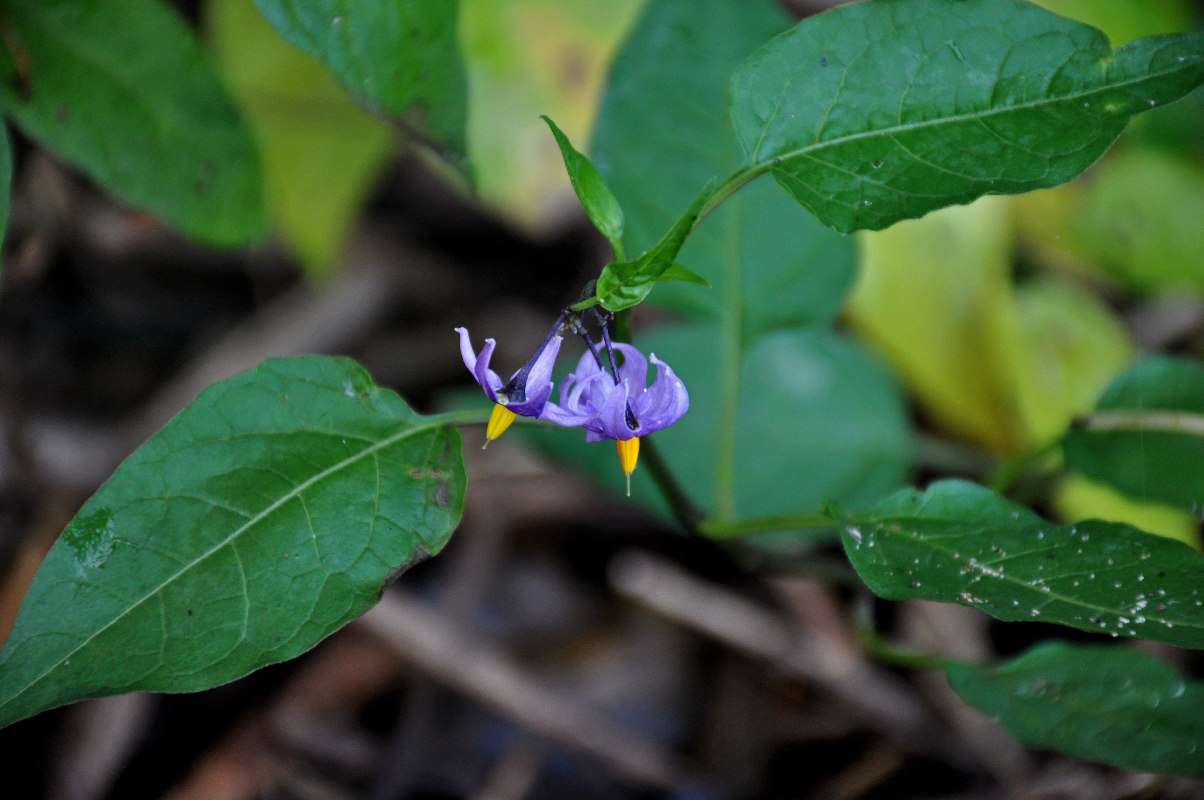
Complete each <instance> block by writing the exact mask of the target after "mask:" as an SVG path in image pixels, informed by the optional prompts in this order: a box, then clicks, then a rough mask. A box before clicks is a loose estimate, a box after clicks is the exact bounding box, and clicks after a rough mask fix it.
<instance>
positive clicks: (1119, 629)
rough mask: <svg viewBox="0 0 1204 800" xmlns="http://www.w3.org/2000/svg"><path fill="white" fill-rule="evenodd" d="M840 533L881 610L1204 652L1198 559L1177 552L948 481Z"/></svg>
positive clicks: (849, 522) (846, 521) (1118, 528)
mask: <svg viewBox="0 0 1204 800" xmlns="http://www.w3.org/2000/svg"><path fill="white" fill-rule="evenodd" d="M841 522H842V524H843V527H844V532H843V533H842V534H841V538H842V540H843V542H844V547H845V552H846V553H847V554H848V556H849V560H850V561H851V562H852V563H853V567H854V568H855V569H856V570H857V572H858V574H860V575H861V577H862V579H863V580H864V581H865V582H866V584H867V585H868V586H869V587H870V588H871V589H872V590H873V591H874V592H875V593H876V594H878V595H881V596H882V597H885V598H887V599H890V600H905V599H924V600H938V601H943V602H955V603H961V604H963V605H968V606H973V607H975V608H979V609H982V610H983V611H985V612H986V613H988V614H990V615H991V616H993V617H996V618H998V619H1002V620H1030V621H1031V620H1038V621H1041V622H1054V623H1058V624H1061V625H1068V626H1070V627H1072V628H1079V629H1081V630H1085V631H1093V632H1096V633H1106V634H1110V635H1113V636H1132V637H1139V638H1143V639H1154V640H1157V641H1161V642H1167V643H1168V644H1174V645H1180V646H1182V647H1197V648H1204V594H1201V592H1204V558H1202V557H1201V556H1200V554H1199V553H1197V552H1195V551H1194V550H1192V549H1191V548H1190V547H1188V546H1186V545H1184V544H1182V543H1181V542H1177V541H1172V540H1170V539H1166V538H1163V537H1161V536H1154V535H1152V534H1148V533H1145V532H1144V531H1139V530H1137V529H1136V528H1132V527H1129V526H1128V525H1121V524H1117V523H1110V522H1100V521H1097V520H1095V521H1087V522H1080V523H1077V524H1075V525H1069V526H1059V525H1054V524H1052V523H1049V522H1046V521H1045V520H1043V519H1041V518H1040V517H1038V516H1037V515H1036V514H1034V513H1033V512H1031V511H1029V510H1028V509H1027V508H1024V507H1023V506H1019V505H1015V504H1013V503H1010V502H1008V501H1007V500H1004V499H1003V498H1001V497H999V496H998V495H996V494H994V493H992V492H990V491H988V490H987V489H984V488H982V487H981V486H976V485H974V484H971V483H966V482H963V481H953V480H950V481H941V482H938V483H935V484H933V485H932V486H930V487H929V488H928V491H926V492H918V491H916V490H914V489H906V490H904V491H901V492H899V493H897V494H895V495H894V496H892V497H890V498H888V499H887V500H886V501H884V502H883V503H882V504H881V505H880V506H879V507H878V508H876V509H875V510H874V511H873V512H871V513H869V514H859V515H853V516H843V517H842V519H841Z"/></svg>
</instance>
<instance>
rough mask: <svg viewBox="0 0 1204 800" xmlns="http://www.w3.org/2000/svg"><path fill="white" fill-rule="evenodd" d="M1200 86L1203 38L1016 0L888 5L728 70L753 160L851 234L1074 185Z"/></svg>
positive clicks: (831, 19)
mask: <svg viewBox="0 0 1204 800" xmlns="http://www.w3.org/2000/svg"><path fill="white" fill-rule="evenodd" d="M1202 82H1204V34H1183V35H1171V36H1158V37H1150V38H1146V39H1140V40H1138V41H1135V42H1132V43H1131V44H1128V45H1125V46H1124V47H1121V48H1118V49H1116V50H1113V49H1112V47H1111V46H1110V45H1109V43H1108V40H1107V37H1105V36H1104V34H1103V33H1101V32H1100V31H1098V30H1096V29H1095V28H1092V27H1090V26H1087V25H1083V24H1081V23H1078V22H1074V21H1072V20H1068V19H1065V18H1063V17H1059V16H1057V15H1055V14H1052V13H1050V12H1047V11H1045V10H1043V9H1041V8H1038V7H1037V6H1034V5H1031V4H1029V3H1026V2H1022V1H1021V0H960V1H959V2H954V1H953V0H894V1H889V0H888V1H886V2H872V3H853V4H850V5H845V6H841V7H839V8H836V9H834V10H832V11H828V12H826V13H823V14H817V15H815V16H813V17H809V18H807V19H805V20H803V21H802V22H800V23H799V24H798V25H797V26H796V27H795V28H794V29H793V30H791V31H789V32H788V33H786V34H783V35H782V36H779V37H777V38H776V39H774V40H772V41H771V42H769V43H768V44H767V45H766V46H765V47H763V48H762V49H761V50H759V51H758V52H757V53H755V54H754V55H753V56H752V57H751V58H749V60H748V61H747V62H746V63H745V64H744V65H743V66H742V67H741V68H740V70H739V71H738V72H737V73H736V75H735V76H734V78H733V83H732V120H733V124H734V125H735V129H736V135H737V136H738V137H739V139H740V142H741V144H742V145H743V146H744V149H745V152H746V153H747V154H748V156H749V158H750V160H751V164H752V166H753V168H755V169H771V170H772V172H773V175H774V177H775V178H776V179H777V181H778V182H779V183H781V184H782V185H783V186H784V187H786V189H788V190H789V191H790V193H791V194H793V195H794V197H795V198H796V199H797V200H798V201H799V202H800V203H802V204H803V205H805V206H806V207H807V208H809V209H811V211H812V212H813V213H814V214H815V215H816V216H817V217H818V218H819V219H820V220H821V221H822V222H824V223H825V224H827V225H830V226H831V227H833V228H835V229H837V230H840V231H845V232H848V231H854V230H859V229H880V228H885V227H887V226H889V225H891V224H893V223H894V222H897V221H899V220H901V219H908V218H912V217H919V216H921V215H923V214H925V213H927V212H928V211H932V210H933V209H936V208H941V207H943V206H947V205H951V204H955V203H967V202H969V201H971V200H973V199H974V198H976V197H979V196H980V195H983V194H987V193H1004V194H1012V193H1019V192H1027V191H1031V190H1033V189H1038V188H1042V187H1047V186H1054V185H1057V184H1059V183H1063V182H1065V181H1068V180H1070V179H1071V178H1073V177H1075V176H1076V175H1078V174H1079V173H1081V172H1082V171H1083V170H1085V169H1086V168H1087V167H1088V166H1090V165H1091V164H1092V163H1093V162H1094V161H1095V160H1096V159H1097V158H1099V156H1100V155H1101V154H1102V153H1103V152H1104V151H1105V150H1106V149H1107V148H1108V147H1109V145H1111V144H1112V142H1113V141H1114V140H1115V139H1116V137H1117V136H1118V135H1119V134H1120V132H1121V131H1122V130H1123V129H1124V127H1125V125H1126V124H1127V122H1128V120H1129V117H1131V116H1132V115H1134V114H1136V113H1138V112H1140V111H1145V110H1148V109H1150V108H1153V107H1155V106H1158V105H1162V104H1164V103H1169V102H1171V101H1173V100H1177V99H1178V98H1180V97H1182V96H1183V95H1185V94H1186V93H1187V92H1189V91H1191V90H1192V89H1194V88H1195V87H1196V86H1199V85H1200V84H1201V83H1202Z"/></svg>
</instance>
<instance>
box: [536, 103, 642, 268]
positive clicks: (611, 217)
mask: <svg viewBox="0 0 1204 800" xmlns="http://www.w3.org/2000/svg"><path fill="white" fill-rule="evenodd" d="M541 119H543V121H544V122H546V123H548V127H549V128H551V129H552V135H553V136H555V137H556V144H557V146H559V147H560V155H561V156H563V158H564V168H565V169H566V170H567V171H568V173H569V182H570V183H572V184H573V191H575V192H576V193H577V199H578V200H580V201H581V207H582V208H584V209H585V214H586V216H588V217H589V220H590V222H592V223H594V227H595V228H597V229H598V231H599V232H600V233H601V234H602V235H603V236H605V237H606V238H607V240H608V241H609V242H610V243H611V246H612V247H613V248H614V250H615V252H616V253H622V252H623V209H622V208H621V207H620V206H619V201H618V200H617V199H615V196H614V193H613V192H611V191H610V187H609V186H607V185H606V180H605V179H604V178H603V177H602V175H601V173H599V172H598V170H597V169H595V168H594V165H593V164H591V163H590V161H589V159H588V158H586V157H585V156H583V155H581V153H579V152H577V149H576V148H574V147H573V145H572V143H571V142H569V139H568V137H567V136H565V135H564V132H563V131H561V130H560V128H558V127H556V123H555V122H552V120H550V119H549V118H548V117H546V116H545V117H541Z"/></svg>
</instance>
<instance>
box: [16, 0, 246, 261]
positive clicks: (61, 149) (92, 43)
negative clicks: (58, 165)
mask: <svg viewBox="0 0 1204 800" xmlns="http://www.w3.org/2000/svg"><path fill="white" fill-rule="evenodd" d="M4 16H5V20H6V23H7V25H8V28H7V35H6V38H5V44H6V46H7V47H8V48H10V49H11V50H15V51H17V55H14V57H13V59H11V60H10V62H9V64H8V65H7V66H8V68H9V71H10V72H11V71H12V70H15V72H12V74H9V75H7V76H5V78H4V80H0V104H2V105H3V110H4V112H5V114H6V115H7V116H8V117H9V118H10V119H12V120H14V121H15V122H16V124H17V126H18V127H20V128H21V130H22V131H24V133H25V134H26V135H27V136H29V137H30V138H32V139H35V140H37V141H38V142H40V143H41V144H43V145H45V146H46V147H47V148H48V149H50V150H52V151H54V152H55V153H57V154H58V155H59V156H61V157H62V158H64V159H66V160H67V161H70V162H72V163H73V164H74V165H76V166H77V167H79V168H80V169H81V170H83V171H84V172H85V173H87V174H88V175H90V176H91V177H92V178H93V179H95V180H96V181H97V182H98V183H100V184H101V185H103V186H104V187H105V188H106V189H108V190H109V191H111V192H112V193H113V194H115V195H117V196H118V197H120V198H121V199H123V200H125V201H127V202H129V203H132V204H134V205H136V206H139V207H141V208H144V209H147V210H149V211H151V212H153V213H154V214H157V215H159V216H161V217H162V218H163V219H164V220H166V221H167V222H168V223H170V224H172V225H174V226H176V227H178V228H180V229H181V230H183V231H184V232H185V233H187V234H189V235H191V236H194V237H196V238H198V239H202V240H204V241H208V242H213V243H216V244H230V245H232V244H241V243H243V242H244V241H246V240H247V239H249V238H253V237H256V236H258V235H260V234H261V233H262V231H263V226H264V218H263V207H262V205H263V204H262V197H261V191H262V190H261V185H260V177H259V166H258V163H257V159H256V155H255V148H254V145H253V144H252V141H251V136H250V134H249V133H248V131H247V129H246V127H245V126H244V125H243V123H242V120H241V119H240V118H239V116H238V113H237V111H236V110H235V107H234V104H233V103H232V102H231V101H230V99H229V98H228V97H227V95H226V93H225V91H224V89H223V88H222V85H221V83H220V81H219V80H218V77H217V74H216V73H215V72H214V71H213V69H212V68H211V66H210V64H209V62H208V60H207V58H206V57H205V54H204V53H202V52H201V48H200V45H199V44H198V42H197V41H196V38H195V37H194V36H193V34H192V32H191V31H190V30H189V29H188V27H187V26H186V25H185V24H184V21H183V20H181V19H180V18H179V17H178V16H177V15H176V13H175V12H174V11H172V10H171V9H169V8H168V7H167V5H166V4H165V3H162V2H158V1H157V0H111V2H105V3H81V2H77V1H76V0H13V2H6V3H5V4H4Z"/></svg>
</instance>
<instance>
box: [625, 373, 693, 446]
mask: <svg viewBox="0 0 1204 800" xmlns="http://www.w3.org/2000/svg"><path fill="white" fill-rule="evenodd" d="M652 363H653V364H654V365H656V380H655V381H653V383H652V385H651V386H649V387H648V389H647V390H645V391H644V393H643V394H642V395H640V396H639V397H637V398H634V399H633V400H632V406H633V409H635V408H638V409H639V412H641V413H643V414H644V415H645V416H646V417H647V419H646V420H645V419H643V418H640V428H641V435H643V433H644V431H645V429H646V426H647V432H648V433H651V432H652V431H654V430H660V429H661V428H667V427H668V426H670V425H672V424H673V423H674V422H677V421H678V420H679V419H681V417H682V415H683V414H685V413H686V411H688V410H689V409H690V395H689V393H687V392H686V385H685V384H684V383H682V381H681V378H678V377H677V374H676V373H674V372H673V369H672V368H671V367H670V366H669V365H668V364H666V363H665V362H664V361H661V360H660V359H659V358H657V357H656V356H655V355H653V356H652ZM637 417H638V414H637ZM652 426H655V427H652Z"/></svg>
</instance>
